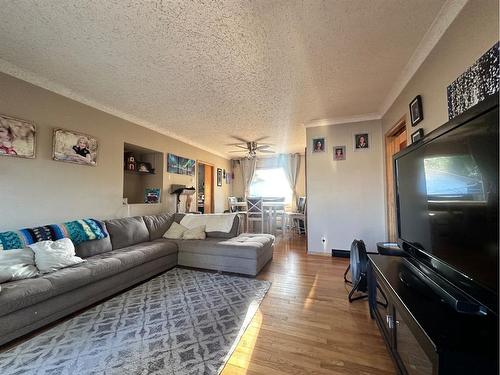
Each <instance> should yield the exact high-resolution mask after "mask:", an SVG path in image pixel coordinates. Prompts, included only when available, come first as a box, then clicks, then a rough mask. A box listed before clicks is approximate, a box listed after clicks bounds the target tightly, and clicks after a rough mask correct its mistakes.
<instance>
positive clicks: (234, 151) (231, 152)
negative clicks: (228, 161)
mask: <svg viewBox="0 0 500 375" xmlns="http://www.w3.org/2000/svg"><path fill="white" fill-rule="evenodd" d="M228 152H229V153H230V154H233V153H236V152H240V153H241V152H247V151H246V150H233V151H228Z"/></svg>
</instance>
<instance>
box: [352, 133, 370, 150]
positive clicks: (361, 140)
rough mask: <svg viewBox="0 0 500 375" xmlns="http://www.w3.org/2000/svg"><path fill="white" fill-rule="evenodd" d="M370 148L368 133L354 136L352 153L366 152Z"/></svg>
mask: <svg viewBox="0 0 500 375" xmlns="http://www.w3.org/2000/svg"><path fill="white" fill-rule="evenodd" d="M369 148H370V134H369V133H368V132H363V133H356V134H354V151H362V150H368V149H369Z"/></svg>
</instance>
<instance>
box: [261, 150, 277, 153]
mask: <svg viewBox="0 0 500 375" xmlns="http://www.w3.org/2000/svg"><path fill="white" fill-rule="evenodd" d="M257 151H258V152H261V153H263V154H274V153H275V152H274V151H273V150H257Z"/></svg>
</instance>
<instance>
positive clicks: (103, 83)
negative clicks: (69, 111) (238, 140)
mask: <svg viewBox="0 0 500 375" xmlns="http://www.w3.org/2000/svg"><path fill="white" fill-rule="evenodd" d="M443 3H444V0H411V1H409V0H343V1H340V0H338V1H337V0H327V1H320V0H304V1H293V0H284V1H278V0H257V1H220V0H219V1H218V0H214V1H202V0H199V1H187V0H186V1H184V0H179V1H161V0H156V1H145V0H144V1H130V0H92V1H91V0H87V1H82V0H49V1H36V0H15V1H13V0H12V1H2V2H1V5H0V9H1V11H0V59H1V60H3V61H2V64H0V68H1V67H3V69H2V70H4V71H6V72H7V73H15V74H16V75H17V76H20V77H21V78H23V77H24V78H25V79H27V80H31V81H37V79H35V78H34V77H38V78H39V79H38V83H43V85H44V86H45V87H47V88H49V89H53V90H54V91H58V92H60V93H63V94H65V93H66V94H67V95H68V96H70V97H73V98H77V99H81V101H83V102H86V103H89V104H93V105H95V106H96V107H98V108H100V109H105V110H107V111H108V112H111V113H113V114H117V115H120V116H121V117H124V118H127V119H131V120H133V121H136V122H139V123H140V124H142V125H144V126H148V127H152V128H155V129H158V130H160V131H162V132H164V133H166V134H171V135H174V136H176V137H178V138H181V139H185V140H188V141H190V142H194V143H195V144H198V145H202V146H203V147H204V148H206V149H209V150H212V151H214V152H216V153H218V154H225V152H227V151H228V150H229V149H230V148H229V147H225V146H224V144H225V143H230V142H232V141H231V139H230V138H229V136H230V135H237V136H239V137H244V138H257V137H260V136H265V135H269V136H271V141H274V142H275V143H276V144H277V145H278V147H277V150H278V151H301V150H303V148H304V146H305V129H304V127H303V125H302V124H304V123H309V122H312V121H317V120H321V119H339V118H340V119H344V118H349V117H352V116H358V117H359V116H361V117H362V116H364V115H372V114H377V113H379V111H380V108H381V106H382V103H383V101H384V99H385V97H386V96H387V94H388V93H389V91H390V89H391V86H392V85H393V83H394V82H395V80H396V79H397V78H398V76H399V75H400V73H401V72H402V70H403V68H404V67H405V65H407V63H408V61H409V59H410V57H411V56H412V54H413V53H414V51H415V49H416V47H417V45H418V44H419V42H420V41H421V39H422V37H423V36H424V34H425V33H426V31H427V30H428V29H429V27H430V26H431V24H432V22H433V20H434V19H435V17H436V15H437V14H438V12H439V11H440V9H441V7H442V6H443Z"/></svg>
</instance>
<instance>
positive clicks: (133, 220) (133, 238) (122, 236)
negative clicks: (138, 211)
mask: <svg viewBox="0 0 500 375" xmlns="http://www.w3.org/2000/svg"><path fill="white" fill-rule="evenodd" d="M106 228H107V229H108V233H109V235H110V236H111V245H112V246H113V250H116V249H121V248H124V247H127V246H132V245H135V244H138V243H140V242H147V241H149V232H148V228H147V227H146V224H145V223H144V220H143V218H142V217H141V216H136V217H125V218H122V219H113V220H108V221H106Z"/></svg>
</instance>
